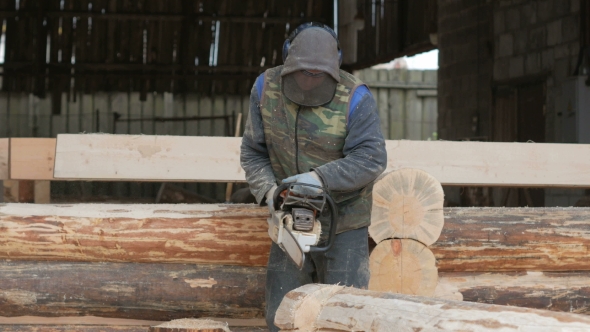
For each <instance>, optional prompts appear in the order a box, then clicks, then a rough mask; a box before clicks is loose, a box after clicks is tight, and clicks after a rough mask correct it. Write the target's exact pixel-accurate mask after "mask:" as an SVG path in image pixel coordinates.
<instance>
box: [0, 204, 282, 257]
mask: <svg viewBox="0 0 590 332" xmlns="http://www.w3.org/2000/svg"><path fill="white" fill-rule="evenodd" d="M267 216H268V210H266V209H265V208H261V207H256V206H255V205H245V204H228V205H212V204H209V205H204V204H194V205H171V204H145V205H139V204H137V205H133V204H132V205H122V204H76V205H37V204H0V230H1V231H0V258H4V259H20V260H61V261H87V262H161V263H163V262H165V263H204V264H228V265H246V266H265V265H266V263H267V260H268V251H269V248H270V243H271V241H270V239H269V237H268V234H267V233H268V232H267V229H268V226H267V223H266V217H267Z"/></svg>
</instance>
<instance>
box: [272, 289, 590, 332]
mask: <svg viewBox="0 0 590 332" xmlns="http://www.w3.org/2000/svg"><path fill="white" fill-rule="evenodd" d="M274 323H275V325H276V326H278V327H279V328H281V331H295V330H296V331H308V332H313V331H334V332H336V331H375V332H381V331H382V332H386V331H392V327H395V328H394V329H395V330H399V331H477V332H480V331H521V332H522V331H531V332H532V331H547V332H549V331H579V332H581V331H588V330H590V317H587V316H583V315H576V314H570V313H562V312H551V311H547V310H537V309H525V308H516V307H509V306H499V305H492V304H482V303H472V302H463V301H451V300H439V299H433V298H428V297H420V296H411V295H402V294H393V293H381V292H374V291H367V290H362V289H356V288H352V287H343V286H336V285H321V284H309V285H305V286H302V287H299V288H297V289H295V290H293V291H291V292H289V293H287V295H286V296H285V298H284V299H283V301H282V302H281V305H280V306H279V308H278V310H277V314H276V317H275V322H274Z"/></svg>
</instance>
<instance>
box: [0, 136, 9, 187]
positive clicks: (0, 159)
mask: <svg viewBox="0 0 590 332" xmlns="http://www.w3.org/2000/svg"><path fill="white" fill-rule="evenodd" d="M9 141H10V139H9V138H0V181H2V180H8V179H9V174H10V172H9V170H8V151H9V147H8V146H9V144H10V143H9Z"/></svg>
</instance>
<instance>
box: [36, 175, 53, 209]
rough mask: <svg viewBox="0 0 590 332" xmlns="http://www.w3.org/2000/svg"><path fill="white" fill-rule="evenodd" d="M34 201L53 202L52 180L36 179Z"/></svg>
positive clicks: (40, 202)
mask: <svg viewBox="0 0 590 332" xmlns="http://www.w3.org/2000/svg"><path fill="white" fill-rule="evenodd" d="M34 201H35V204H49V203H51V181H46V180H37V181H35V190H34Z"/></svg>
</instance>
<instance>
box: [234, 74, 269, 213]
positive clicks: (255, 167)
mask: <svg viewBox="0 0 590 332" xmlns="http://www.w3.org/2000/svg"><path fill="white" fill-rule="evenodd" d="M240 164H241V165H242V168H243V169H244V171H245V172H246V181H248V184H249V185H250V191H251V192H252V195H254V197H256V201H257V202H258V203H259V204H263V203H264V202H266V198H265V197H264V196H265V195H266V193H267V192H268V191H269V190H270V188H272V186H274V185H276V179H275V176H274V173H273V171H272V166H271V164H270V158H269V156H268V149H267V147H266V141H265V139H264V127H263V125H262V116H261V115H260V101H259V98H258V90H257V89H256V85H254V86H253V87H252V92H251V93H250V111H249V114H248V119H247V120H246V126H245V129H244V137H243V138H242V146H241V148H240Z"/></svg>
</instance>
